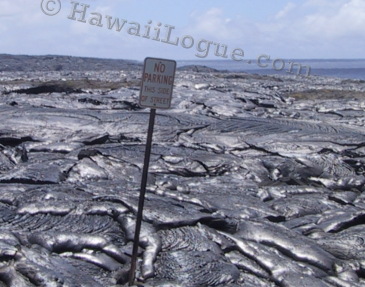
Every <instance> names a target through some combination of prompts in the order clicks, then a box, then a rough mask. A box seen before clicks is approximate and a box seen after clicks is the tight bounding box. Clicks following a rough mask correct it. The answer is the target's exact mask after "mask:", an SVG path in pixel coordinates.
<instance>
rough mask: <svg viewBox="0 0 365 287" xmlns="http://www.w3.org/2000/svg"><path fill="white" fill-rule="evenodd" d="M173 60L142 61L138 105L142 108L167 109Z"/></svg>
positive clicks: (168, 106) (173, 66)
mask: <svg viewBox="0 0 365 287" xmlns="http://www.w3.org/2000/svg"><path fill="white" fill-rule="evenodd" d="M175 71H176V62H175V61H174V60H167V59H159V58H146V59H145V60H144V67H143V74H142V84H141V90H140V95H139V105H140V106H141V107H143V108H152V109H169V108H170V106H171V98H172V89H173V86H174V79H175Z"/></svg>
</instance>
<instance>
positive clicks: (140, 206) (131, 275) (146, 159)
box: [129, 109, 156, 286]
mask: <svg viewBox="0 0 365 287" xmlns="http://www.w3.org/2000/svg"><path fill="white" fill-rule="evenodd" d="M155 116H156V109H151V111H150V120H149V124H148V134H147V142H146V151H145V155H144V164H143V172H142V180H141V191H140V195H139V202H138V212H137V221H136V229H135V232H134V243H133V253H132V262H131V269H130V270H129V286H132V285H133V284H134V280H135V273H136V265H137V255H138V245H139V234H140V231H141V224H142V215H143V205H144V199H145V195H146V185H147V176H148V167H149V164H150V156H151V147H152V135H153V127H154V125H155Z"/></svg>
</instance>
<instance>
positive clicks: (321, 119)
mask: <svg viewBox="0 0 365 287" xmlns="http://www.w3.org/2000/svg"><path fill="white" fill-rule="evenodd" d="M0 59H1V60H2V61H0V62H1V65H5V64H6V63H8V64H9V65H10V64H11V63H18V64H19V61H20V62H22V63H23V64H22V65H20V66H19V65H18V64H17V65H18V66H13V68H9V67H10V66H11V65H10V66H9V65H7V67H8V68H7V69H5V68H1V67H2V66H1V65H0V71H1V72H0V96H1V103H0V122H1V125H0V163H1V165H0V166H1V167H0V258H1V261H0V286H11V287H23V286H24V287H34V286H50V287H51V286H85V287H89V286H90V287H95V286H108V287H117V286H127V281H128V270H129V266H130V258H131V252H132V245H133V239H134V226H135V215H136V213H137V208H138V196H139V184H140V177H141V170H142V163H143V156H144V149H145V140H146V131H147V124H148V116H149V115H148V111H146V110H144V109H141V108H139V107H138V105H137V103H138V92H139V83H140V80H139V79H140V76H141V75H140V73H141V67H140V65H138V64H137V63H135V62H128V61H116V62H113V61H111V60H106V61H103V60H99V61H101V62H100V64H97V63H96V61H97V60H95V59H87V58H70V57H57V56H49V57H41V58H38V60H39V59H41V60H42V59H43V62H40V63H41V64H40V65H38V70H37V69H36V68H35V63H36V62H37V57H34V58H32V57H25V56H18V58H16V56H9V55H2V56H0ZM14 61H15V62H14ZM4 63H5V64H4ZM77 63H79V64H77ZM17 67H18V68H17ZM20 67H24V68H22V69H20ZM32 67H33V68H32ZM95 67H98V70H95V69H94V68H95ZM364 110H365V83H364V82H361V81H356V80H340V79H335V78H324V77H316V76H311V77H304V76H294V75H282V76H279V75H278V76H259V75H250V74H245V73H227V72H219V71H216V70H213V69H209V68H207V67H196V66H192V67H184V68H182V69H179V70H178V72H177V75H176V80H175V87H174V94H173V101H172V109H170V110H158V111H157V117H156V126H155V133H154V137H153V140H154V141H153V147H152V155H151V163H150V174H149V178H148V188H147V196H146V202H145V209H144V213H143V223H142V229H141V240H140V248H139V251H138V263H137V281H138V282H139V283H138V284H139V285H140V286H160V287H162V286H164V287H167V286H184V287H186V286H189V287H200V286H207V287H208V286H221V287H223V286H225V287H226V286H228V287H236V286H246V287H250V286H255V287H257V286H265V287H266V286H273V287H274V286H280V287H284V286H290V287H296V286H298V287H299V286H300V287H301V286H313V287H316V286H327V287H334V286H336V287H337V286H340V287H342V286H355V287H356V286H364V285H365V265H364V264H365V263H364V262H365V261H364V260H365V225H364V224H365V211H364V207H365V196H364V194H363V192H364V191H365V177H364V174H365V129H364V125H365V112H364Z"/></svg>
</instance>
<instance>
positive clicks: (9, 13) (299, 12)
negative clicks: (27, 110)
mask: <svg viewBox="0 0 365 287" xmlns="http://www.w3.org/2000/svg"><path fill="white" fill-rule="evenodd" d="M117 21H118V22H117ZM118 23H119V27H118V25H117V24H118ZM146 26H147V28H146ZM118 30H119V31H118ZM148 30H149V32H148ZM0 53H6V54H23V55H24V54H26V55H68V56H85V57H98V58H115V59H131V60H143V59H144V58H145V57H163V58H170V59H175V60H200V59H217V60H219V59H233V60H241V59H243V58H244V59H256V58H257V57H259V56H261V55H265V56H269V57H270V58H271V59H278V58H283V59H360V58H361V59H364V58H365V0H292V1H289V0H254V1H253V0H225V1H224V0H199V1H196V0H183V1H182V0H174V1H171V0H73V1H71V0H0Z"/></svg>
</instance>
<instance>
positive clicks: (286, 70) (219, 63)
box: [177, 59, 365, 80]
mask: <svg viewBox="0 0 365 287" xmlns="http://www.w3.org/2000/svg"><path fill="white" fill-rule="evenodd" d="M299 64H300V65H302V71H301V74H303V75H306V74H307V73H308V71H309V74H310V75H311V76H316V75H317V76H326V77H337V78H343V79H359V80H365V59H350V60H348V59H325V60H324V59H323V60H322V59H309V60H308V59H305V60H303V59H294V60H285V61H283V60H280V59H279V60H277V61H276V62H275V63H274V61H265V60H264V59H263V60H261V61H260V62H258V60H244V61H242V62H237V61H233V60H186V61H177V66H178V67H181V66H186V65H204V66H207V67H210V68H214V69H217V70H227V71H230V72H247V73H252V74H260V75H272V74H280V75H285V74H286V75H289V74H297V73H298V70H299ZM259 65H261V66H265V67H261V66H259ZM308 67H310V70H309V68H308Z"/></svg>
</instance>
